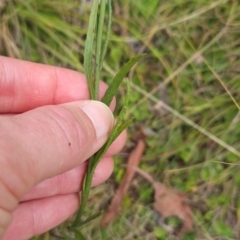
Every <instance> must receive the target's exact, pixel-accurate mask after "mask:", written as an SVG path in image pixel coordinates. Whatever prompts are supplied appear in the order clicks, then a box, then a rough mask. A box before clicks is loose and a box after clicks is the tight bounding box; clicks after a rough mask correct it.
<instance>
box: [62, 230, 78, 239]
mask: <svg viewBox="0 0 240 240" xmlns="http://www.w3.org/2000/svg"><path fill="white" fill-rule="evenodd" d="M62 234H63V237H64V238H65V239H66V240H75V238H72V237H69V236H68V235H67V234H66V233H65V232H62Z"/></svg>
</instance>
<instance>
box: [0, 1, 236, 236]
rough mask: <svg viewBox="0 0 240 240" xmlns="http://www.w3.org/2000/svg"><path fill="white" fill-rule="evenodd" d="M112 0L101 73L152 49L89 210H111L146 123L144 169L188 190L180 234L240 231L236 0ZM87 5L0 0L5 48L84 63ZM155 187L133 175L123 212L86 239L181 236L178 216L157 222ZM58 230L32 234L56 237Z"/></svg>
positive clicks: (0, 49) (107, 74)
mask: <svg viewBox="0 0 240 240" xmlns="http://www.w3.org/2000/svg"><path fill="white" fill-rule="evenodd" d="M113 7H114V12H113V28H112V33H111V36H110V46H109V49H108V52H107V56H106V61H105V62H104V65H103V69H104V72H103V76H102V78H103V80H105V81H106V82H108V81H109V79H111V78H112V76H113V75H114V73H115V72H116V71H117V70H118V69H119V67H120V66H121V65H122V64H123V63H124V62H126V61H127V60H128V59H129V58H130V57H133V56H135V55H136V54H138V53H142V52H144V53H147V55H146V57H145V58H144V59H143V60H142V61H141V62H140V63H139V64H138V66H137V67H136V68H135V70H134V71H132V72H130V78H131V79H132V82H133V84H132V88H133V90H132V93H131V96H130V105H131V107H130V111H129V114H130V115H131V116H134V117H135V121H134V124H133V125H132V126H131V127H130V128H129V137H130V140H129V141H128V143H127V146H126V148H125V149H124V150H123V152H122V153H121V154H120V155H119V156H117V157H116V161H115V162H116V167H115V170H114V174H113V175H112V178H111V179H110V180H109V181H108V182H107V183H106V184H103V185H101V186H99V187H97V188H95V189H93V190H92V193H91V197H90V201H89V208H88V214H89V215H91V214H93V213H96V212H99V211H100V210H101V209H106V207H107V205H108V203H109V201H110V200H111V197H112V196H113V195H114V190H115V189H116V186H117V185H118V183H119V182H120V181H121V178H122V175H123V172H124V168H123V167H122V163H123V162H125V161H126V157H127V155H128V152H129V149H131V147H132V146H134V143H135V141H136V139H137V137H138V131H139V129H141V130H144V131H145V132H146V133H147V135H148V137H147V139H146V143H147V151H146V152H145V155H144V157H143V159H142V163H141V168H142V169H144V170H145V171H147V172H149V173H151V175H152V176H154V178H155V179H156V180H158V181H161V182H163V183H164V184H166V185H167V186H171V187H174V188H176V189H179V190H181V191H183V192H185V193H186V194H187V197H188V199H189V204H190V205H191V207H192V209H193V212H194V229H193V231H192V232H190V233H189V234H187V235H186V236H185V237H184V239H239V238H240V221H239V218H240V201H239V199H240V198H239V190H240V189H239V185H240V174H239V171H240V169H239V168H240V167H239V157H240V141H239V140H240V122H239V121H240V114H239V109H240V108H239V105H238V103H239V101H240V95H239V90H240V81H239V80H240V67H239V64H240V37H239V36H240V15H239V12H240V3H239V1H234V0H214V1H207V0H201V1H200V0H174V1H165V0H151V1H150V0H145V1H143V0H142V1H139V0H118V1H113ZM89 10H90V3H89V1H87V0H85V1H75V0H51V1H48V0H41V1H38V0H0V54H1V55H6V56H10V57H15V58H20V59H26V60H30V61H35V62H41V63H46V64H51V65H58V66H62V67H67V68H71V69H75V70H77V71H83V65H82V64H83V50H84V39H85V37H86V31H87V25H88V17H89V12H90V11H89ZM124 91H125V90H124V89H121V90H120V91H119V94H118V101H119V104H121V99H122V98H121V96H122V95H123V94H124ZM162 103H165V104H167V106H170V108H168V109H167V110H166V108H164V107H162ZM179 114H181V115H179ZM179 116H180V118H179ZM182 116H183V118H182ZM192 122H194V123H195V124H197V125H193V124H192ZM199 126H200V128H199ZM106 192H107V194H106ZM152 194H153V190H152V188H151V186H150V185H149V183H147V182H146V181H145V180H144V179H143V178H141V177H136V178H135V180H134V182H133V184H132V187H131V191H130V192H129V195H128V196H127V197H126V198H125V200H124V206H123V211H122V213H121V215H120V216H119V218H118V219H117V220H116V221H114V222H112V223H111V224H110V225H109V226H108V227H107V228H106V229H104V230H101V231H100V230H99V228H98V223H99V221H100V219H99V218H97V219H95V220H94V221H92V222H91V223H89V224H88V225H86V226H84V229H83V232H84V233H85V235H86V236H87V238H88V239H129V240H130V239H176V237H175V236H174V233H173V232H174V230H173V229H174V228H175V227H176V226H177V225H178V224H179V222H178V221H176V219H175V218H171V219H168V220H167V221H165V222H164V223H163V222H159V221H157V220H158V217H157V216H156V214H155V213H154V211H153V208H152V203H153V198H152ZM58 230H59V228H58V229H55V230H54V231H52V232H51V233H46V234H45V235H44V236H40V237H37V238H35V239H60V238H56V237H54V236H56V235H57V232H58Z"/></svg>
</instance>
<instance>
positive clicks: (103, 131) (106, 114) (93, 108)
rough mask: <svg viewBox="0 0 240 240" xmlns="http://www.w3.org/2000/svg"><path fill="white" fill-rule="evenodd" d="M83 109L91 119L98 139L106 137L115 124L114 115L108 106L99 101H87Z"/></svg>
mask: <svg viewBox="0 0 240 240" xmlns="http://www.w3.org/2000/svg"><path fill="white" fill-rule="evenodd" d="M81 109H82V110H83V111H84V112H85V113H86V114H87V115H88V117H89V118H90V119H91V121H92V123H93V126H94V127H95V130H96V136H97V138H101V137H104V136H106V135H107V134H108V133H109V132H110V131H111V129H112V127H113V124H114V117H113V114H112V112H111V110H110V108H109V107H108V106H106V105H105V104H104V103H102V102H99V101H93V100H92V101H86V103H85V104H84V105H83V106H82V107H81Z"/></svg>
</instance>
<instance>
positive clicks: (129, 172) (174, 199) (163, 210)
mask: <svg viewBox="0 0 240 240" xmlns="http://www.w3.org/2000/svg"><path fill="white" fill-rule="evenodd" d="M144 150H145V142H144V140H141V139H140V140H138V142H137V145H136V147H135V148H134V149H133V150H132V152H131V153H130V155H129V158H128V164H127V165H126V173H125V175H124V177H123V180H122V182H121V184H120V186H119V188H118V189H117V191H116V194H115V196H114V197H113V199H112V202H111V204H110V206H109V208H108V210H107V212H106V214H105V216H104V217H103V219H102V221H101V224H100V225H101V227H104V226H105V225H107V224H108V223H109V222H111V221H112V220H113V219H114V218H116V217H117V215H118V214H119V213H120V211H121V205H122V201H123V199H124V197H125V195H126V193H127V191H128V189H129V187H130V185H131V182H132V180H133V178H134V175H135V173H136V172H137V173H138V174H139V175H141V176H142V177H143V178H144V179H146V180H147V181H148V182H149V183H150V184H151V185H152V187H153V189H154V204H153V208H154V210H155V211H157V212H158V213H159V214H160V216H161V217H162V219H163V220H165V219H166V218H169V217H178V218H179V219H180V220H181V222H182V227H181V229H180V230H179V231H178V232H177V233H176V235H177V236H179V237H181V236H182V235H183V234H185V233H187V232H189V231H190V230H191V229H192V227H193V219H192V210H191V208H190V206H189V205H188V203H187V198H186V196H185V194H184V193H182V192H180V191H178V190H176V189H174V188H168V187H167V186H165V185H164V184H163V183H161V182H157V181H155V180H154V179H153V177H152V176H151V175H150V174H149V173H147V172H145V171H143V170H141V169H140V168H138V165H139V163H140V161H141V158H142V155H143V152H144Z"/></svg>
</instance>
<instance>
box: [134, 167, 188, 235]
mask: <svg viewBox="0 0 240 240" xmlns="http://www.w3.org/2000/svg"><path fill="white" fill-rule="evenodd" d="M133 169H134V170H135V171H136V172H138V173H139V174H140V175H141V176H142V177H144V178H145V179H146V180H148V181H149V182H150V183H151V184H152V186H153V188H154V191H155V194H154V209H155V210H156V211H158V212H159V213H160V214H161V216H162V217H163V218H168V217H171V216H176V217H178V218H179V219H180V220H181V221H182V222H183V226H182V228H181V229H180V231H179V232H178V233H177V235H178V236H181V235H182V234H184V233H186V232H188V231H190V230H191V229H192V225H193V220H192V210H191V209H190V207H189V205H188V204H187V199H186V197H185V195H184V194H183V193H182V192H180V191H177V190H176V189H173V188H167V187H166V186H165V185H164V184H162V183H160V182H155V181H154V179H153V178H152V176H151V175H150V174H148V173H147V172H144V171H143V170H141V169H139V168H137V167H133Z"/></svg>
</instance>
